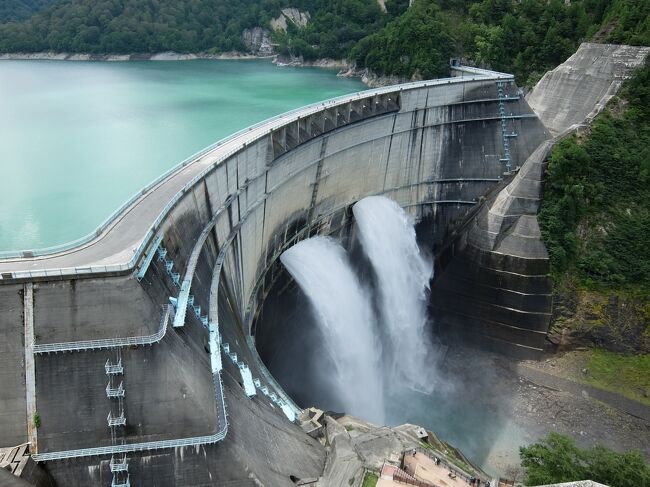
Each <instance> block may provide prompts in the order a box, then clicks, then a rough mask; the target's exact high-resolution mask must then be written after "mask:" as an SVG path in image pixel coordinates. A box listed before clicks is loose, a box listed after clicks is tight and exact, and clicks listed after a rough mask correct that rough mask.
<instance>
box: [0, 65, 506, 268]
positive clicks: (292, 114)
mask: <svg viewBox="0 0 650 487" xmlns="http://www.w3.org/2000/svg"><path fill="white" fill-rule="evenodd" d="M479 71H481V73H480V74H476V75H474V76H471V77H456V78H444V79H438V80H429V81H417V82H412V83H405V84H402V85H395V86H389V87H384V88H377V89H373V90H367V91H362V92H357V93H354V94H351V95H343V96H339V97H336V98H332V99H330V100H327V101H324V102H319V103H314V104H311V105H307V106H305V107H301V108H297V109H294V110H291V111H288V112H286V113H283V114H281V115H277V116H275V117H272V118H269V119H267V120H264V121H262V122H259V123H256V124H254V125H251V126H250V127H247V128H245V129H243V130H240V131H239V132H236V133H234V134H232V135H231V136H229V137H226V138H225V139H222V140H220V141H218V142H216V143H215V144H212V145H211V146H209V147H207V148H205V149H203V150H201V151H199V152H198V153H196V154H194V155H193V156H191V157H189V158H187V159H185V160H184V161H183V162H181V163H180V164H179V165H177V166H175V167H174V168H172V169H170V170H169V171H167V172H166V173H165V174H163V175H162V176H160V177H159V178H157V179H156V180H155V181H153V182H152V183H151V184H149V185H147V186H146V187H145V188H144V189H143V190H141V191H139V192H138V193H137V194H135V195H134V196H133V197H132V198H131V199H130V200H129V201H127V202H126V203H125V204H124V205H122V206H121V207H120V208H119V209H118V210H116V211H115V212H114V213H113V214H112V215H111V216H110V217H109V218H108V219H107V220H106V221H105V222H104V223H102V224H101V225H100V226H99V227H98V228H97V229H96V230H95V231H94V232H92V233H91V234H89V235H87V236H85V237H82V238H80V239H78V240H75V241H74V242H70V243H67V244H63V245H60V246H56V247H49V248H46V249H39V250H32V251H18V252H0V259H10V258H29V257H32V256H46V255H52V254H56V253H60V252H64V251H67V250H71V249H73V248H76V247H79V246H81V245H84V244H86V243H89V242H90V241H92V240H93V239H94V238H97V237H99V236H100V235H101V234H102V232H104V230H106V229H107V228H108V227H109V226H110V225H111V224H112V223H114V222H115V221H116V220H118V219H119V218H120V217H121V215H122V213H123V212H124V210H125V209H126V208H127V207H129V206H131V205H132V204H134V203H135V202H136V201H137V200H139V199H140V198H142V197H143V196H145V195H146V194H147V193H149V192H150V191H151V190H153V189H154V188H155V187H156V186H158V185H159V184H161V183H162V182H163V181H164V180H166V179H168V178H170V177H172V176H173V175H175V174H176V173H177V172H178V171H180V170H181V169H182V168H184V167H186V166H187V165H188V164H190V163H191V162H193V161H196V160H197V159H200V158H202V157H204V156H206V155H208V154H209V153H211V152H213V151H215V150H217V149H219V148H221V147H223V146H224V145H226V144H229V143H232V142H234V141H235V140H236V139H239V138H242V143H240V144H238V145H236V146H235V147H233V148H232V149H231V150H229V151H228V152H226V153H225V154H222V155H221V156H219V157H218V158H217V159H216V160H215V161H214V162H213V163H212V164H210V165H209V166H208V167H207V168H206V169H204V170H203V171H201V172H200V173H199V174H197V175H196V176H194V177H193V178H192V179H191V180H190V181H188V182H187V183H186V184H185V185H184V187H183V188H182V189H181V190H180V191H178V192H177V193H176V195H175V196H174V197H173V198H172V199H171V200H170V201H169V202H168V203H167V205H166V206H165V207H164V208H163V209H162V211H161V212H160V213H159V215H158V217H157V218H156V220H155V221H154V222H153V223H152V224H151V225H150V226H149V229H148V231H147V232H146V234H145V236H144V237H143V239H142V241H141V242H140V244H139V246H138V248H137V250H136V252H135V253H134V255H133V256H132V257H131V259H130V260H129V261H128V262H126V263H122V264H109V265H103V266H93V265H91V266H83V267H68V268H58V269H38V270H30V271H14V272H12V273H11V274H12V277H13V278H15V279H21V278H23V279H24V278H36V277H39V278H40V277H64V276H69V275H84V274H95V273H106V272H123V271H127V270H131V269H133V268H134V267H135V266H136V264H137V263H138V261H139V260H140V258H141V257H142V255H143V254H144V252H145V250H146V249H147V247H148V246H149V242H150V240H151V239H152V238H153V236H154V235H155V233H156V232H157V231H158V229H159V227H160V225H161V223H162V222H163V221H164V220H165V218H166V217H167V215H168V214H169V212H170V211H171V210H172V209H173V208H174V206H176V204H177V203H178V201H180V199H181V198H182V197H183V196H184V195H185V194H186V193H187V192H188V191H189V190H190V189H191V188H193V187H194V185H195V184H196V183H197V182H198V181H200V180H202V179H203V178H205V177H206V176H207V175H208V174H209V173H211V172H212V171H213V170H214V169H215V168H216V167H217V166H218V165H220V164H221V163H223V162H224V161H225V160H226V159H228V158H230V157H231V156H232V155H234V154H236V153H237V152H239V151H241V150H242V149H243V148H245V147H246V146H247V145H249V144H250V143H252V142H255V141H257V140H259V139H261V138H263V137H265V136H266V135H268V134H269V133H271V132H272V131H274V130H276V129H278V128H280V127H282V126H283V125H286V124H289V123H292V122H294V121H297V120H299V119H301V118H304V117H306V116H309V115H312V114H314V113H317V112H319V111H322V110H324V109H327V108H332V107H334V106H337V105H342V104H345V103H349V102H353V101H357V100H361V99H365V98H370V97H373V96H377V95H382V94H388V93H393V92H401V91H406V90H411V89H416V88H426V87H431V86H440V85H449V84H456V83H467V82H472V81H484V80H486V79H494V80H496V79H508V80H509V79H512V78H513V76H512V75H509V74H504V73H494V72H491V71H485V70H479ZM483 72H484V73H483ZM261 127H264V128H265V130H264V131H263V132H256V133H255V135H252V136H251V132H253V131H256V130H257V129H259V128H261Z"/></svg>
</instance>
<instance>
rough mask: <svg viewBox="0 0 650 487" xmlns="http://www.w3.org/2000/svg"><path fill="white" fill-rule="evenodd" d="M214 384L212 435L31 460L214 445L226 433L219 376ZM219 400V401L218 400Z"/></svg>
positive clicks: (39, 457)
mask: <svg viewBox="0 0 650 487" xmlns="http://www.w3.org/2000/svg"><path fill="white" fill-rule="evenodd" d="M213 378H214V382H215V395H216V396H219V397H217V417H218V419H219V424H220V429H219V431H217V432H216V433H215V434H213V435H206V436H196V437H192V438H180V439H176V440H160V441H148V442H141V443H131V444H128V443H127V444H123V445H112V446H100V447H95V448H81V449H78V450H67V451H59V452H49V453H37V454H35V455H32V458H33V459H34V460H35V461H37V462H44V461H49V460H61V459H64V458H80V457H90V456H97V455H114V454H116V453H131V452H136V451H150V450H160V449H163V448H177V447H181V446H197V445H205V444H210V443H216V442H218V441H221V440H223V439H224V438H225V437H226V434H227V432H228V421H227V419H226V405H225V402H224V400H223V394H222V392H223V384H222V383H221V376H220V375H219V374H216V375H215V376H213ZM219 399H220V400H219Z"/></svg>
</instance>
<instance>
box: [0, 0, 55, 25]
mask: <svg viewBox="0 0 650 487" xmlns="http://www.w3.org/2000/svg"><path fill="white" fill-rule="evenodd" d="M57 1H58V0H2V2H0V22H7V21H11V20H25V19H28V18H30V17H31V16H32V15H34V14H35V13H36V12H38V11H39V10H42V9H44V8H45V7H48V6H50V5H54V3H55V2H57Z"/></svg>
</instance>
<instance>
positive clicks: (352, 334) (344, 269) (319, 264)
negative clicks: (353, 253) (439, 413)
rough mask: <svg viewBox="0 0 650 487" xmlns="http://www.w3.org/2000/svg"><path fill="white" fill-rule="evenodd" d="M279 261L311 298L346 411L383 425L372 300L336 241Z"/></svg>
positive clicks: (315, 241) (323, 240)
mask: <svg viewBox="0 0 650 487" xmlns="http://www.w3.org/2000/svg"><path fill="white" fill-rule="evenodd" d="M280 260H281V261H282V263H283V264H284V266H285V267H286V268H287V270H288V271H289V273H290V274H291V275H292V276H293V278H294V279H295V280H296V282H297V283H298V285H299V286H300V288H301V289H302V290H303V292H304V293H305V294H306V295H307V297H308V298H309V301H310V303H311V305H312V308H313V312H314V315H315V317H316V320H317V323H318V326H319V328H320V329H321V331H322V334H323V336H324V341H325V348H326V350H327V352H328V353H329V354H330V356H331V358H332V362H333V364H334V370H326V371H323V374H324V375H325V376H326V377H327V378H328V380H329V382H330V383H332V385H333V388H334V391H333V392H334V394H336V395H337V398H338V399H339V400H340V402H341V404H342V405H343V407H345V409H346V412H349V413H351V414H356V415H358V416H360V417H363V418H365V419H367V420H369V421H373V422H375V423H377V424H384V413H385V411H384V395H383V387H382V374H381V369H380V367H379V358H380V356H381V346H380V343H379V340H378V338H377V333H375V317H374V315H373V311H372V305H371V299H370V296H369V295H368V293H367V292H366V290H365V289H364V288H363V287H362V286H361V283H360V282H359V279H358V277H357V276H356V274H355V273H354V271H353V269H352V266H351V264H350V261H349V258H348V256H347V253H346V252H345V250H344V249H343V247H342V246H341V245H340V244H339V243H338V242H336V241H335V240H333V239H331V238H328V237H314V238H310V239H307V240H303V241H302V242H299V243H298V244H296V245H294V246H293V247H291V248H290V249H289V250H287V251H285V252H284V253H283V254H282V256H281V257H280Z"/></svg>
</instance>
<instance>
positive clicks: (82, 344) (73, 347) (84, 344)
mask: <svg viewBox="0 0 650 487" xmlns="http://www.w3.org/2000/svg"><path fill="white" fill-rule="evenodd" d="M163 309H164V313H163V316H162V318H161V320H160V327H159V329H158V331H157V332H156V333H154V334H153V335H143V336H136V337H124V338H104V339H99V340H82V341H78V342H61V343H44V344H36V343H34V354H38V353H55V352H79V351H83V350H100V349H104V348H118V347H129V346H132V345H151V344H153V343H157V342H159V341H160V340H162V338H163V337H164V336H165V333H166V332H167V322H168V321H169V315H170V313H171V307H170V306H169V305H163Z"/></svg>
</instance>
